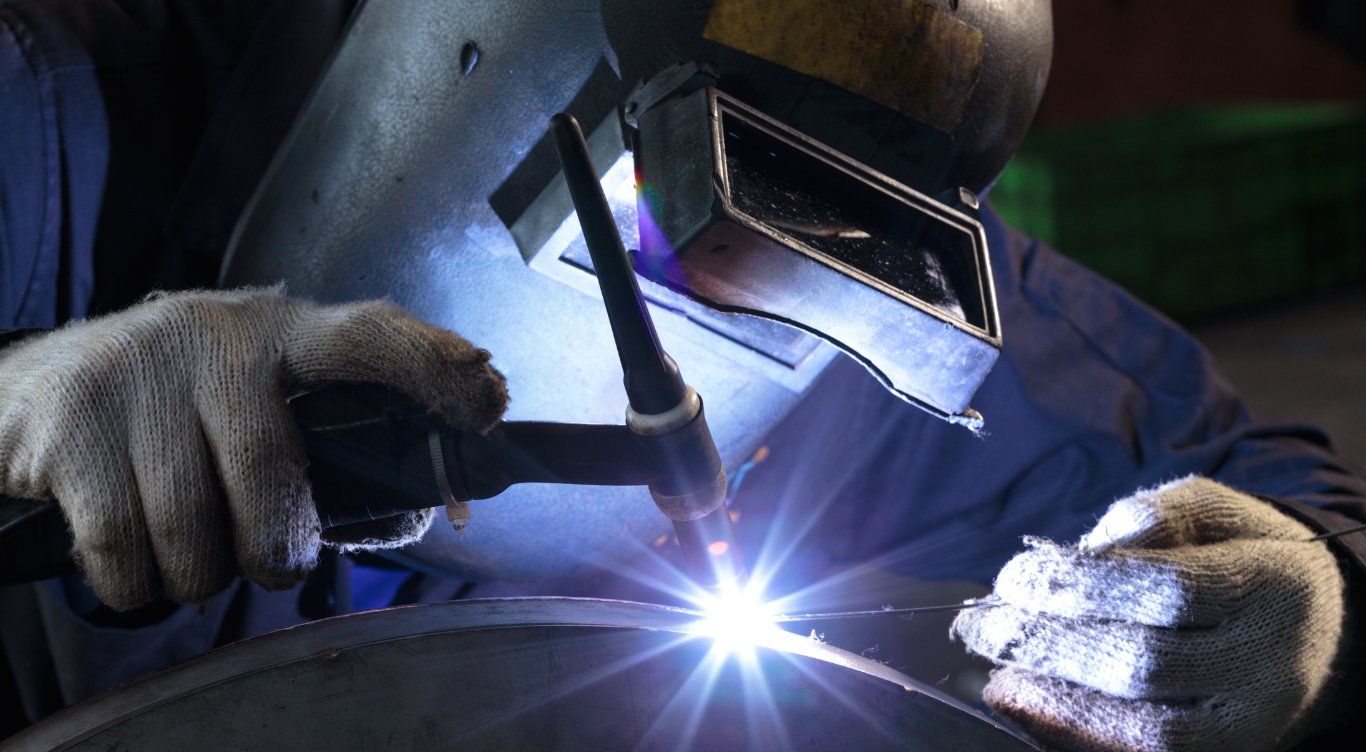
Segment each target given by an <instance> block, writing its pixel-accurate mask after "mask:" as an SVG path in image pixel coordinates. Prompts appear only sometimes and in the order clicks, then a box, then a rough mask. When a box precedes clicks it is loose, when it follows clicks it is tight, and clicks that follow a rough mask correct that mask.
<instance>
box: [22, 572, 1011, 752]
mask: <svg viewBox="0 0 1366 752" xmlns="http://www.w3.org/2000/svg"><path fill="white" fill-rule="evenodd" d="M705 620H706V615H705V614H703V613H701V612H698V611H690V610H688V609H683V608H676V607H672V606H661V605H657V604H649V603H636V602H632V601H615V600H604V599H598V598H543V597H537V598H489V599H483V600H467V601H453V602H448V603H430V604H418V605H413V606H401V607H397V608H389V609H381V610H378V611H366V612H362V613H358V614H349V615H346V616H338V617H333V618H330V619H323V620H320V621H316V622H311V623H309V624H303V625H300V626H297V627H290V628H288V629H282V630H279V631H276V632H271V633H269V634H265V635H261V636H259V637H253V638H251V639H248V640H243V641H242V642H238V643H234V644H232V645H227V646H224V647H221V648H217V649H215V650H212V651H209V652H208V653H205V654H203V655H200V656H196V657H194V658H191V659H189V660H187V661H183V662H181V663H178V664H175V665H173V666H170V667H167V668H164V669H161V670H160V671H155V672H153V673H150V674H147V675H146V676H142V677H138V678H137V679H133V680H131V681H129V682H125V683H124V684H121V685H119V686H117V687H115V688H113V689H111V690H108V691H106V692H103V693H101V694H99V695H96V696H95V697H92V698H90V699H89V700H86V701H84V702H81V703H78V704H76V705H74V706H72V707H70V708H67V709H66V710H63V711H61V712H59V713H57V714H55V715H53V716H50V717H49V718H47V719H45V720H43V721H42V722H40V723H38V724H35V725H33V726H30V727H29V728H27V729H25V730H24V731H22V732H20V733H19V734H17V735H15V736H14V737H11V738H10V739H9V740H8V741H6V742H4V743H3V744H0V750H57V749H65V748H67V747H69V746H71V745H72V744H76V743H78V742H80V741H82V740H84V739H87V738H89V737H91V736H92V735H94V734H97V733H100V732H101V731H104V730H105V729H107V728H109V727H111V726H114V725H116V724H118V723H120V722H122V721H124V720H126V719H128V718H132V717H134V716H137V715H140V714H142V713H144V712H146V711H148V710H150V709H152V708H155V707H157V706H160V705H163V704H165V703H168V702H172V701H174V700H176V699H179V698H181V697H185V696H187V695H190V694H193V693H195V692H199V691H202V690H203V689H205V688H207V687H211V686H215V685H218V684H222V683H224V682H228V681H232V680H235V679H238V678H241V677H243V676H246V675H248V674H251V673H255V672H257V671H264V670H267V669H270V668H274V667H278V666H281V665H284V664H288V663H291V662H294V661H300V660H305V659H308V658H311V657H314V656H317V655H320V654H327V653H329V652H334V651H337V650H340V649H343V648H352V647H358V646H362V645H370V644H375V643H380V642H388V641H394V640H404V639H409V638H414V637H422V636H430V635H434V634H442V633H451V632H462V631H470V630H480V629H498V628H503V627H528V626H576V627H585V626H586V627H603V628H608V629H612V628H615V629H645V630H650V631H661V632H674V633H678V634H692V635H698V636H699V638H700V637H701V634H700V632H699V630H698V625H699V624H702V623H704V622H705ZM760 644H761V645H762V646H763V647H767V648H770V649H773V650H779V651H784V652H788V653H792V654H796V655H802V656H806V657H808V658H812V659H815V660H820V661H825V662H827V663H831V664H834V665H837V666H842V667H845V668H848V669H852V670H854V671H859V672H861V673H864V674H867V675H869V676H873V677H876V678H879V679H882V680H884V681H887V682H891V683H893V684H899V685H901V686H902V687H904V688H905V689H906V690H907V691H910V692H918V693H920V694H923V695H926V696H927V697H931V698H933V699H936V700H939V701H940V702H943V703H945V704H947V705H949V706H951V707H953V708H954V709H956V710H959V711H961V712H964V713H967V714H969V715H971V716H973V717H975V718H976V719H977V720H979V721H981V722H984V723H987V724H989V725H991V726H994V727H996V728H998V729H1001V730H1002V731H1005V732H1006V733H1010V734H1011V735H1012V736H1014V733H1013V732H1010V731H1009V730H1008V729H1006V728H1005V727H1004V726H1002V725H1001V724H1000V723H998V722H996V721H994V720H992V719H991V718H988V717H987V716H985V715H983V714H982V713H980V712H978V711H977V710H974V709H973V708H971V707H969V706H967V705H964V704H963V703H961V702H959V701H958V700H956V699H954V698H952V697H950V696H948V695H946V694H944V693H942V692H939V691H938V690H935V689H934V688H932V687H930V686H928V685H926V684H922V683H920V682H918V681H916V680H915V679H912V678H910V677H909V676H906V675H905V674H902V673H901V672H899V671H896V670H894V669H891V668H889V667H887V666H885V665H883V664H881V663H878V662H877V661H874V660H870V659H868V658H864V657H862V656H859V655H855V654H853V653H849V652H847V651H844V650H841V649H840V648H837V647H834V646H833V645H827V644H825V643H822V642H819V641H817V640H813V639H809V638H807V637H802V636H801V635H798V634H793V633H791V632H782V631H775V633H774V634H773V635H772V637H771V639H765V640H763V641H761V642H760Z"/></svg>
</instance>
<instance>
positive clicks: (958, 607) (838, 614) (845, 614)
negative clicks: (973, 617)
mask: <svg viewBox="0 0 1366 752" xmlns="http://www.w3.org/2000/svg"><path fill="white" fill-rule="evenodd" d="M1352 532H1366V525H1358V527H1352V528H1347V530H1339V531H1337V532H1325V534H1324V535H1318V536H1314V538H1309V539H1306V540H1305V542H1306V543H1311V542H1314V540H1328V539H1329V538H1337V536H1340V535H1350V534H1352ZM1000 605H1001V601H1000V599H997V598H970V599H967V601H964V602H962V603H951V605H947V606H915V607H910V609H877V610H876V611H833V613H829V614H779V616H775V617H765V618H768V620H772V621H773V622H792V621H822V620H828V618H866V617H880V616H888V614H892V616H895V614H922V613H932V611H966V610H968V609H990V607H992V606H1000Z"/></svg>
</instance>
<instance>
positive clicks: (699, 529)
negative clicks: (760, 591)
mask: <svg viewBox="0 0 1366 752" xmlns="http://www.w3.org/2000/svg"><path fill="white" fill-rule="evenodd" d="M674 531H675V532H676V533H677V534H678V546H679V548H681V549H683V560H684V561H685V562H686V563H687V567H688V574H689V576H691V577H692V579H693V581H694V582H696V583H697V584H698V585H700V586H701V587H702V588H703V589H705V590H708V591H711V592H713V593H716V592H720V591H725V590H729V589H734V590H735V591H737V592H738V591H741V590H743V589H744V587H745V584H746V583H747V582H748V581H749V573H748V572H747V571H746V570H745V557H744V555H743V554H742V553H741V552H740V544H739V542H738V541H736V539H735V527H734V525H733V524H732V523H731V518H730V510H728V509H727V508H726V505H725V504H722V505H721V506H719V507H717V508H716V509H715V510H713V511H712V512H711V513H710V514H707V515H706V516H704V517H699V518H698V519H695V520H690V521H688V522H680V521H678V520H674Z"/></svg>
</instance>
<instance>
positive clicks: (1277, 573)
mask: <svg viewBox="0 0 1366 752" xmlns="http://www.w3.org/2000/svg"><path fill="white" fill-rule="evenodd" d="M1313 536H1314V533H1313V532H1311V531H1310V530H1309V528H1307V527H1305V526H1304V525H1302V524H1300V523H1299V522H1297V521H1295V520H1293V519H1291V518H1290V517H1288V516H1286V515H1285V514H1283V513H1281V512H1279V511H1277V510H1276V509H1275V507H1273V506H1271V505H1270V504H1268V503H1266V502H1264V501H1261V500H1259V499H1256V498H1254V497H1251V496H1248V495H1246V494H1243V493H1239V492H1237V491H1234V490H1232V489H1230V488H1228V487H1226V486H1223V485H1220V484H1218V483H1215V482H1214V481H1211V480H1208V479H1204V478H1196V477H1191V478H1186V479H1184V480H1180V481H1176V482H1174V483H1169V484H1167V485H1164V486H1161V487H1159V488H1155V489H1152V490H1151V491H1140V492H1138V493H1136V494H1135V495H1133V496H1131V497H1129V498H1126V499H1123V500H1121V501H1118V502H1116V503H1115V504H1114V505H1113V506H1111V507H1110V510H1109V511H1108V512H1106V514H1105V516H1104V517H1102V518H1101V519H1100V521H1099V522H1098V523H1097V524H1096V526H1095V528H1094V529H1092V530H1091V531H1090V532H1089V533H1087V534H1086V535H1085V536H1084V537H1083V538H1082V539H1081V541H1080V542H1079V543H1078V544H1077V545H1076V546H1075V547H1062V546H1058V545H1054V544H1053V543H1050V542H1048V541H1041V540H1033V541H1027V542H1028V543H1029V545H1030V546H1031V550H1028V551H1025V552H1024V553H1022V554H1019V555H1018V556H1016V557H1015V558H1014V559H1011V560H1010V562H1008V563H1007V564H1006V565H1005V567H1004V568H1002V570H1001V573H1000V575H999V576H998V577H997V579H996V593H995V594H996V595H997V596H998V597H999V598H1000V599H1001V601H1002V602H1003V603H1004V605H1001V606H997V607H994V608H984V609H979V610H975V611H965V612H963V613H961V614H960V615H959V616H958V618H957V619H956V620H955V621H954V624H953V632H954V633H956V634H957V635H959V636H961V637H962V638H963V641H964V642H965V643H966V644H967V646H968V648H969V649H970V650H972V651H974V652H976V653H980V654H981V655H983V656H985V657H986V658H988V659H990V660H992V661H994V662H996V663H999V664H1001V665H1003V666H1004V668H1001V669H998V670H996V671H995V672H993V674H992V679H991V682H990V683H989V684H988V685H987V687H986V690H985V692H984V697H985V699H986V702H987V704H988V705H990V706H991V707H992V708H993V709H995V710H996V711H997V712H998V713H1000V714H1001V715H1003V716H1005V717H1007V718H1009V719H1010V720H1011V721H1012V722H1014V723H1015V724H1017V725H1018V726H1019V727H1020V728H1021V729H1023V730H1024V731H1025V732H1026V733H1028V734H1029V735H1030V736H1032V737H1034V738H1035V739H1036V740H1038V741H1040V742H1042V743H1043V744H1045V745H1046V746H1048V747H1050V748H1054V749H1060V750H1153V751H1154V752H1157V751H1161V752H1178V751H1184V750H1200V751H1201V752H1217V751H1219V750H1230V751H1232V750H1237V751H1238V752H1258V751H1259V750H1271V749H1283V748H1285V747H1286V746H1288V743H1289V742H1291V741H1293V739H1292V735H1293V734H1294V733H1296V722H1297V721H1298V720H1300V719H1301V718H1302V716H1303V715H1304V714H1305V712H1306V710H1307V709H1308V708H1309V707H1310V706H1311V705H1312V704H1313V703H1314V702H1315V701H1316V700H1317V699H1319V695H1320V693H1321V690H1322V689H1323V688H1324V684H1325V683H1326V681H1327V680H1328V678H1329V674H1330V664H1332V662H1333V660H1334V657H1335V656H1336V653H1337V651H1338V646H1339V642H1340V639H1341V637H1342V623H1343V613H1344V597H1345V596H1344V583H1343V577H1342V574H1341V572H1340V571H1339V569H1338V564H1337V562H1336V560H1335V559H1334V557H1333V554H1332V553H1330V552H1329V550H1328V548H1327V545H1326V543H1325V542H1324V541H1317V542H1314V543H1306V542H1304V541H1305V540H1306V539H1308V538H1311V537H1313Z"/></svg>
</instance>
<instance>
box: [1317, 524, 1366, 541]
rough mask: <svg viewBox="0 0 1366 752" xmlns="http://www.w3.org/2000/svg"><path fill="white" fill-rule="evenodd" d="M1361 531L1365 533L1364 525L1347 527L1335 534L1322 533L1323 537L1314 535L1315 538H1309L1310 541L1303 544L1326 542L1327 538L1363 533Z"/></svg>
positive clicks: (1365, 526) (1365, 527)
mask: <svg viewBox="0 0 1366 752" xmlns="http://www.w3.org/2000/svg"><path fill="white" fill-rule="evenodd" d="M1363 531H1366V525H1358V526H1356V527H1349V528H1347V529H1346V530H1339V531H1337V532H1336V533H1324V534H1323V535H1316V536H1314V537H1313V538H1310V539H1308V540H1306V541H1305V543H1312V542H1314V541H1321V540H1328V539H1329V538H1336V537H1338V536H1339V535H1348V534H1350V533H1360V532H1363Z"/></svg>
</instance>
